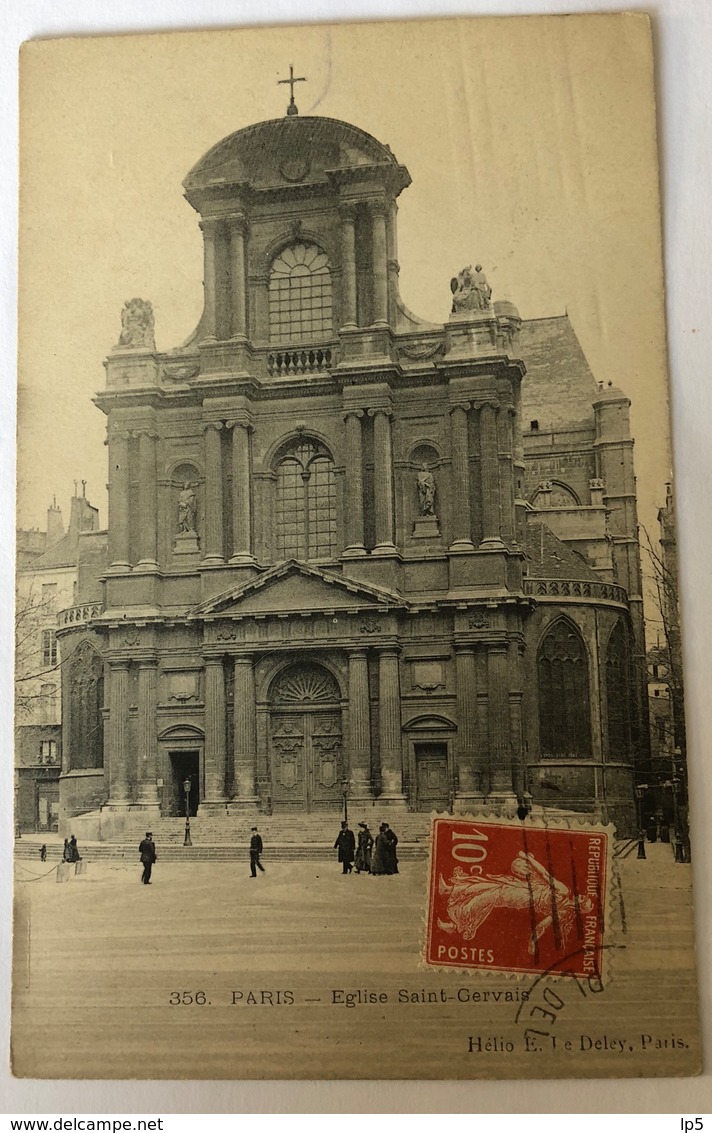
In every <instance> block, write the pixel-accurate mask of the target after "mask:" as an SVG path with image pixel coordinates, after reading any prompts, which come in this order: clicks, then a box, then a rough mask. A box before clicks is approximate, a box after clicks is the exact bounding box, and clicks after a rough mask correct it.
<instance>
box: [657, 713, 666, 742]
mask: <svg viewBox="0 0 712 1133" xmlns="http://www.w3.org/2000/svg"><path fill="white" fill-rule="evenodd" d="M655 726H656V728H657V729H658V745H659V746H660V747H661V748H664V747H665V741H666V739H667V720H665V718H664V717H663V716H658V718H657V720H656V721H655Z"/></svg>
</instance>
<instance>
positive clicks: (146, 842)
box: [138, 830, 157, 885]
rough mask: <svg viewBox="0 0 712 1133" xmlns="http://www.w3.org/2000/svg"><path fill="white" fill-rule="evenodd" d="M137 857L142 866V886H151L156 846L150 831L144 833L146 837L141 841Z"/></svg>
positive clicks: (155, 859)
mask: <svg viewBox="0 0 712 1133" xmlns="http://www.w3.org/2000/svg"><path fill="white" fill-rule="evenodd" d="M138 852H139V856H140V858H141V862H142V865H143V873H142V874H141V881H142V882H143V884H144V885H150V884H151V870H152V869H153V863H154V862H155V861H157V855H156V845H155V843H154V841H153V834H152V833H151V831H150V830H147V831H146V837H145V838H144V839H143V840H142V841H141V843H140V845H139V848H138Z"/></svg>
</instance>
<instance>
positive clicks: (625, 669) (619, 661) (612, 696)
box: [606, 620, 634, 759]
mask: <svg viewBox="0 0 712 1133" xmlns="http://www.w3.org/2000/svg"><path fill="white" fill-rule="evenodd" d="M606 699H607V702H608V754H609V756H610V758H611V759H627V758H629V757H630V754H631V748H632V742H633V718H634V711H633V706H634V698H633V670H632V665H631V650H630V644H629V640H628V633H627V629H626V626H625V624H624V623H623V621H622V620H619V621H618V622H616V625H615V628H614V630H613V632H612V634H611V636H610V638H609V639H608V649H607V650H606Z"/></svg>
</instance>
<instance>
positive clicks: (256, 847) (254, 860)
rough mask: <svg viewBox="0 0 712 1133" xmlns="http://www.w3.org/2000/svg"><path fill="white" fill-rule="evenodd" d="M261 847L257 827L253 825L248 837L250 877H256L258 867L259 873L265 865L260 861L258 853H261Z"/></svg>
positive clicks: (263, 870) (263, 869) (262, 871)
mask: <svg viewBox="0 0 712 1133" xmlns="http://www.w3.org/2000/svg"><path fill="white" fill-rule="evenodd" d="M263 849H264V847H263V845H262V839H261V838H260V836H259V834H258V833H257V827H256V826H253V827H252V837H251V838H250V877H257V870H258V869H259V870H260V872H261V873H264V872H265V867H264V866H263V865H262V862H261V861H260V854H261V853H262V851H263Z"/></svg>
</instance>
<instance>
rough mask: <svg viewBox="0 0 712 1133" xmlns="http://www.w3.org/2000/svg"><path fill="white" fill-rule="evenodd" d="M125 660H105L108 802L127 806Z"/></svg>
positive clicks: (126, 695)
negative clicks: (107, 699)
mask: <svg viewBox="0 0 712 1133" xmlns="http://www.w3.org/2000/svg"><path fill="white" fill-rule="evenodd" d="M128 720H129V661H127V660H118V661H111V662H109V729H108V731H109V802H108V806H121V807H123V806H129V805H130V795H129V776H128V766H127V757H128Z"/></svg>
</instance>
